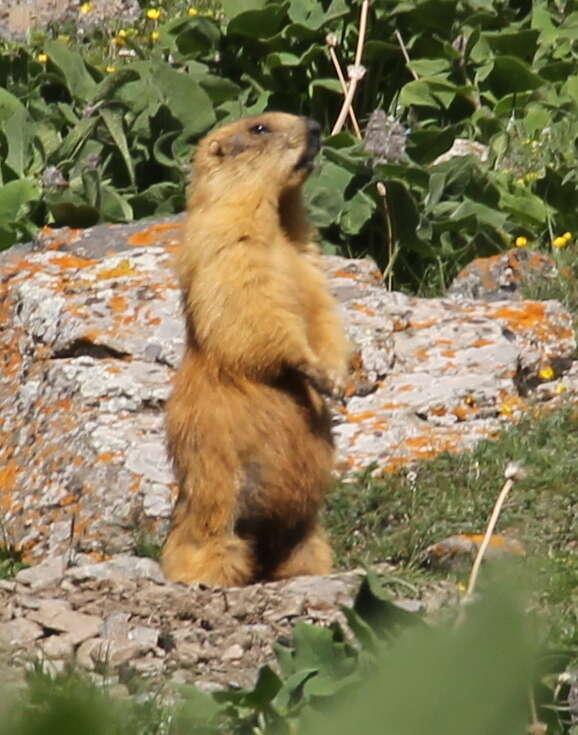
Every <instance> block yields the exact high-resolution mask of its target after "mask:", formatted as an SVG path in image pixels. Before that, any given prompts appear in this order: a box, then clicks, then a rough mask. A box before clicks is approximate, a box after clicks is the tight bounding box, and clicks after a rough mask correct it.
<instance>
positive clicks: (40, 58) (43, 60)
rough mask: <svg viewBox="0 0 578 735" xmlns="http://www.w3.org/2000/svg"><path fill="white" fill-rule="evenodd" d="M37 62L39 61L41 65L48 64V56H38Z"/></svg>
mask: <svg viewBox="0 0 578 735" xmlns="http://www.w3.org/2000/svg"><path fill="white" fill-rule="evenodd" d="M36 60H37V61H39V62H40V63H41V64H46V62H47V61H48V54H38V56H37V57H36Z"/></svg>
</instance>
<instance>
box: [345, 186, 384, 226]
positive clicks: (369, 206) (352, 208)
mask: <svg viewBox="0 0 578 735" xmlns="http://www.w3.org/2000/svg"><path fill="white" fill-rule="evenodd" d="M375 206H376V205H375V201H374V200H373V199H372V198H371V197H370V196H368V195H367V194H366V193H365V192H363V191H358V192H356V193H355V194H354V195H353V197H352V198H351V199H350V200H349V201H348V202H347V203H346V205H345V207H344V208H343V211H342V213H341V217H340V219H339V225H340V227H341V228H342V230H343V231H344V232H345V233H346V234H348V235H358V234H359V233H360V232H361V230H362V229H363V227H364V226H365V225H366V223H367V222H368V220H370V219H371V217H372V216H373V213H374V212H375Z"/></svg>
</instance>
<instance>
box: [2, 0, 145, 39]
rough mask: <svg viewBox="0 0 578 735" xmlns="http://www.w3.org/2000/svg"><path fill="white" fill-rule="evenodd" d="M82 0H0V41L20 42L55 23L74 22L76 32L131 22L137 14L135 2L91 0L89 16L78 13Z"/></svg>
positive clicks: (137, 8) (137, 9) (125, 0)
mask: <svg viewBox="0 0 578 735" xmlns="http://www.w3.org/2000/svg"><path fill="white" fill-rule="evenodd" d="M82 4H83V2H82V0H2V2H1V3H0V38H1V37H4V38H9V39H11V40H20V41H21V40H23V39H25V38H26V35H27V34H28V33H29V31H31V30H42V29H44V28H46V27H47V26H49V25H51V24H54V23H58V24H61V23H66V22H67V21H75V22H76V25H77V27H78V30H79V32H81V33H82V32H83V31H84V30H87V29H89V28H90V27H91V26H93V25H97V24H100V23H102V22H103V21H106V20H111V19H115V20H116V21H119V22H121V23H130V22H133V21H134V20H135V19H136V18H137V17H138V15H139V14H140V12H141V10H140V6H139V3H138V0H91V9H90V12H89V13H81V12H80V6H81V5H82Z"/></svg>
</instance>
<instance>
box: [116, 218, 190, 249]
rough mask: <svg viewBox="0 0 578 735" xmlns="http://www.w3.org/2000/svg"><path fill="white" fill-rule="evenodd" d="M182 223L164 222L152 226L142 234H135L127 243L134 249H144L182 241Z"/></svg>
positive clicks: (142, 231) (141, 232)
mask: <svg viewBox="0 0 578 735" xmlns="http://www.w3.org/2000/svg"><path fill="white" fill-rule="evenodd" d="M181 230H182V223H180V222H164V223H160V224H156V225H151V226H150V227H147V228H146V229H144V230H141V231H140V232H135V233H134V235H131V236H130V237H128V238H127V243H128V244H129V245H132V246H134V247H143V246H146V245H162V244H164V243H167V242H171V241H172V242H173V243H174V241H175V240H180V238H181Z"/></svg>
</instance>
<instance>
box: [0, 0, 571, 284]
mask: <svg viewBox="0 0 578 735" xmlns="http://www.w3.org/2000/svg"><path fill="white" fill-rule="evenodd" d="M159 9H160V10H161V14H160V18H159V19H148V18H147V17H146V14H145V13H144V8H143V17H142V19H141V20H140V21H139V22H138V23H136V24H135V26H134V27H133V28H121V27H120V26H118V25H116V26H115V25H114V24H112V25H111V26H110V27H107V28H96V29H95V30H93V31H92V32H91V33H88V34H85V35H82V36H80V35H78V34H77V33H76V31H75V29H74V27H71V28H70V29H66V28H59V29H58V31H57V30H56V29H55V30H54V31H53V32H51V31H49V32H48V33H47V34H45V35H42V36H38V35H37V36H31V38H30V42H29V43H27V44H14V43H8V42H2V43H1V44H0V85H1V87H2V89H0V247H8V246H10V245H11V244H13V243H14V242H16V241H18V240H24V239H28V238H30V237H32V236H33V235H34V232H35V230H36V228H38V227H41V226H43V225H44V224H46V223H53V224H56V225H71V226H87V225H91V224H94V223H96V222H99V221H109V222H124V221H130V220H133V219H138V218H142V217H147V216H151V215H161V214H168V213H172V212H177V211H180V210H181V209H182V208H183V206H184V186H185V179H186V175H187V168H188V161H189V158H190V150H191V143H192V142H193V143H194V141H195V140H196V139H198V137H199V136H200V135H202V134H204V133H205V132H206V131H208V130H209V129H210V128H211V127H213V126H214V125H215V124H217V123H222V122H225V121H227V120H229V119H233V118H237V117H239V116H240V115H243V114H248V113H256V112H260V111H263V110H266V109H267V110H271V109H279V110H285V111H289V112H295V113H302V114H307V115H309V116H311V117H314V118H316V119H317V120H319V121H320V122H321V123H322V125H323V127H324V131H325V133H326V134H329V133H330V131H331V129H332V126H333V123H334V122H335V119H336V118H337V115H338V112H339V109H340V107H341V104H342V101H343V94H342V90H341V87H340V84H339V82H338V80H337V77H336V73H335V69H334V67H333V65H332V63H331V60H330V57H329V52H328V45H327V41H326V37H327V34H329V33H332V34H334V36H335V39H336V41H337V47H336V53H337V56H338V58H339V60H340V64H341V66H342V67H343V69H344V70H345V69H346V68H347V66H348V65H349V64H351V63H353V60H354V56H355V48H356V45H357V40H358V26H359V12H360V4H359V3H353V2H346V0H331V1H329V0H242V2H237V1H234V0H225V1H224V2H223V3H222V12H221V11H218V12H215V11H213V10H209V11H207V12H204V11H202V10H198V9H197V8H196V7H195V8H193V13H194V14H193V15H190V14H188V12H187V11H188V10H189V9H190V7H189V4H187V3H185V2H184V0H174V1H173V2H172V3H171V2H170V0H166V1H165V2H164V3H159ZM153 31H154V32H156V36H155V40H152V39H151V33H152V32H153ZM157 36H158V37H157ZM577 38H578V12H577V11H574V9H573V3H571V2H563V1H557V2H554V1H553V0H550V1H547V0H541V1H540V0H537V1H536V2H533V3H532V2H524V1H523V0H517V1H516V2H513V1H512V2H507V1H506V0H461V1H459V2H455V1H454V0H451V1H450V0H416V1H415V2H394V1H393V0H376V1H375V2H374V3H373V4H372V5H371V7H370V11H369V20H368V30H367V35H366V42H365V45H364V51H363V57H362V62H363V65H364V66H365V69H366V74H365V76H364V78H363V79H362V81H361V82H360V85H359V88H358V91H357V94H356V97H355V99H354V109H355V112H356V115H357V117H358V119H359V120H360V123H361V127H362V130H363V129H364V128H365V126H366V124H367V121H368V119H369V116H370V114H371V113H372V112H373V111H374V110H376V109H381V110H383V111H385V112H386V113H388V114H389V115H391V116H392V117H393V118H395V120H397V121H399V122H400V124H401V125H402V126H403V128H405V129H406V130H407V133H408V136H407V145H406V156H405V157H404V158H403V160H397V161H389V162H388V161H385V162H381V163H376V164H375V165H371V159H370V157H369V156H368V155H367V154H366V153H364V151H363V149H362V146H361V145H360V144H359V142H358V141H357V140H356V139H355V138H354V137H353V135H351V134H350V133H348V132H342V133H340V134H339V135H335V136H331V135H329V137H328V138H327V140H326V144H325V147H324V151H323V153H322V157H321V158H322V160H321V165H320V166H319V168H318V170H317V172H316V173H315V174H314V175H313V176H312V178H311V181H310V183H309V185H308V188H307V199H308V204H309V206H310V210H311V214H312V218H313V220H314V222H315V224H316V225H317V226H318V227H319V228H320V231H321V237H322V241H323V243H324V245H325V246H326V248H327V249H330V250H333V251H335V250H337V251H339V252H343V253H347V254H354V255H363V254H365V253H370V254H371V255H373V257H375V259H376V260H377V262H378V263H379V264H380V265H381V266H382V267H387V265H388V261H389V260H390V259H392V258H395V262H393V263H391V266H390V270H391V272H392V273H393V275H394V284H395V285H396V286H397V287H405V288H411V289H413V290H416V289H420V288H421V290H422V292H424V291H426V292H427V290H428V288H430V287H431V284H432V283H433V284H435V285H436V286H438V287H440V286H442V287H443V286H444V285H445V282H446V281H447V280H448V279H449V278H450V277H451V276H452V275H453V273H454V272H455V271H456V270H457V269H458V268H459V267H460V266H461V265H463V264H464V263H465V262H468V261H469V260H471V259H472V257H474V256H477V255H483V254H488V253H492V252H496V251H499V250H501V249H504V248H506V247H508V246H509V245H510V244H511V243H512V240H513V239H514V238H515V237H516V236H520V235H523V236H525V237H527V238H528V239H529V240H531V241H534V242H535V243H536V244H538V245H540V244H541V245H545V246H549V242H550V241H551V240H552V239H553V238H554V237H555V236H556V235H557V234H561V233H563V232H565V231H568V232H570V233H573V232H576V231H577V230H578V222H577V221H576V220H577V218H578V206H577V205H578V186H577V176H578V174H577V172H576V167H575V164H574V162H575V147H576V146H575V143H576V138H577V135H578V72H577V69H576V58H575V57H576V39H577ZM404 50H405V52H406V54H407V56H408V57H409V59H410V63H409V65H408V63H407V62H406V59H405V56H404ZM41 54H45V55H46V57H47V58H45V57H44V56H42V55H41ZM39 59H40V60H39ZM344 73H345V74H347V72H346V71H344ZM456 137H462V138H466V139H469V140H471V141H476V142H478V143H480V144H483V145H485V146H488V148H489V157H488V160H487V161H486V162H480V160H479V158H478V157H476V156H473V155H468V156H462V157H457V158H452V159H451V160H449V161H447V162H444V163H438V164H434V163H433V162H434V161H435V160H436V158H437V157H438V156H439V155H440V154H441V153H443V152H444V151H447V150H448V149H449V148H450V147H451V145H452V143H453V141H454V139H455V138H456ZM378 182H382V183H384V184H385V191H386V195H385V200H384V199H383V197H381V196H380V194H379V193H378V188H377V183H378Z"/></svg>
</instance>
